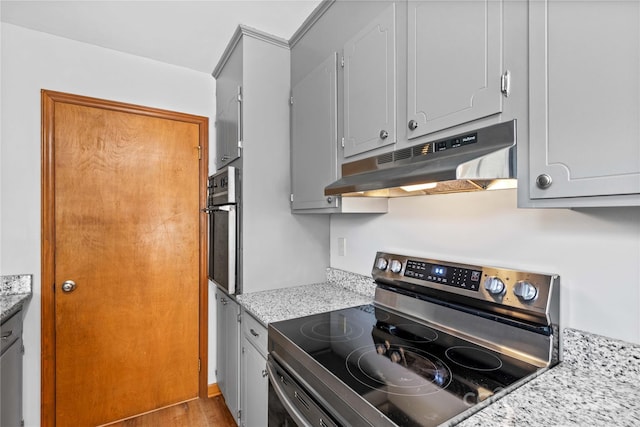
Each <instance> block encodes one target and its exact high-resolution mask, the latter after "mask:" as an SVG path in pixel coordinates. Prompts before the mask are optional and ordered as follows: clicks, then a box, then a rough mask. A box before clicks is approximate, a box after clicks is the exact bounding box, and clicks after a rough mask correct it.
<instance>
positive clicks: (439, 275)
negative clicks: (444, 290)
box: [404, 259, 482, 291]
mask: <svg viewBox="0 0 640 427" xmlns="http://www.w3.org/2000/svg"><path fill="white" fill-rule="evenodd" d="M404 275H405V276H406V277H411V278H414V279H422V280H428V281H429V282H435V283H442V284H443V285H448V286H455V287H457V288H461V289H469V290H472V291H477V290H478V289H480V279H481V278H482V270H477V269H472V268H463V267H455V266H452V265H446V264H440V263H438V264H433V263H430V262H425V261H418V260H413V259H408V260H407V263H406V265H405V268H404Z"/></svg>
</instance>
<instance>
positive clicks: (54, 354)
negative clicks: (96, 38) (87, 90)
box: [42, 91, 207, 427]
mask: <svg viewBox="0 0 640 427" xmlns="http://www.w3.org/2000/svg"><path fill="white" fill-rule="evenodd" d="M42 100H43V204H42V208H43V282H42V283H43V285H42V293H43V302H42V311H43V319H42V322H43V337H42V340H43V355H42V357H43V374H42V375H43V377H42V378H43V413H42V421H43V422H42V424H43V426H44V425H53V424H55V425H56V426H59V427H64V426H95V425H101V424H105V423H109V422H113V421H116V420H120V419H123V418H127V417H131V416H135V415H137V414H141V413H144V412H148V411H153V410H155V409H158V408H162V407H165V406H169V405H172V404H175V403H178V402H182V401H186V400H190V399H194V398H196V397H198V394H199V386H200V385H201V381H200V382H199V378H200V377H199V371H200V359H201V357H202V351H201V349H200V347H201V342H200V341H201V336H202V334H201V330H200V329H201V328H200V322H201V321H202V319H203V318H204V319H206V314H205V315H201V313H202V311H204V312H205V313H206V306H205V307H203V299H202V296H203V292H206V274H205V268H203V266H204V265H205V263H204V260H205V253H204V252H205V249H204V248H205V247H206V246H205V244H204V242H205V241H206V239H205V237H206V234H205V232H204V230H206V222H205V220H206V219H205V218H204V214H202V213H201V212H200V208H201V207H202V206H203V204H204V189H205V188H206V182H205V181H206V164H204V165H203V163H204V162H202V161H201V160H200V159H199V157H200V153H201V152H202V151H203V150H202V148H203V147H204V148H206V138H207V134H206V124H207V119H206V118H203V117H194V116H187V115H183V114H178V113H169V112H163V111H158V110H151V109H147V108H143V107H135V106H130V105H122V104H117V103H112V102H107V101H100V100H93V99H90V98H81V97H74V96H70V95H64V94H57V93H55V92H47V91H43V96H42ZM204 151H205V152H206V150H204ZM203 158H205V159H206V158H207V157H206V156H203ZM70 280H71V281H73V282H74V283H75V289H73V290H71V291H65V290H64V282H66V281H70ZM47 283H49V284H50V285H46V284H47ZM203 283H204V285H203ZM205 295H206V294H205ZM204 301H206V299H204ZM201 310H202V311H201ZM205 334H206V332H205ZM205 336H206V335H205ZM204 347H205V348H206V345H205V346H204ZM204 354H205V355H206V353H204ZM205 360H206V359H205ZM205 388H206V374H205ZM200 390H201V389H200Z"/></svg>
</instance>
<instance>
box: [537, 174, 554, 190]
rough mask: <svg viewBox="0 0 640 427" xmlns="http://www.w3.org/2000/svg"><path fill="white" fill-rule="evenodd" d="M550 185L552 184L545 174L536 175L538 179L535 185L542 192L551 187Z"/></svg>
mask: <svg viewBox="0 0 640 427" xmlns="http://www.w3.org/2000/svg"><path fill="white" fill-rule="evenodd" d="M552 183H553V180H552V179H551V177H550V176H549V175H547V174H546V173H543V174H542V175H538V177H537V178H536V185H537V186H538V188H541V189H543V190H544V189H546V188H549V187H551V184H552Z"/></svg>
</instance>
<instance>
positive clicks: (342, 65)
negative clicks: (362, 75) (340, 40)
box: [340, 55, 344, 68]
mask: <svg viewBox="0 0 640 427" xmlns="http://www.w3.org/2000/svg"><path fill="white" fill-rule="evenodd" d="M340 66H341V67H342V68H344V55H342V57H341V58H340Z"/></svg>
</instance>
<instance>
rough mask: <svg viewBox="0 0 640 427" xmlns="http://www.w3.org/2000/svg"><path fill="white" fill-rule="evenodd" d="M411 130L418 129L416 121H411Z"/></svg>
mask: <svg viewBox="0 0 640 427" xmlns="http://www.w3.org/2000/svg"><path fill="white" fill-rule="evenodd" d="M408 126H409V130H416V129H418V122H417V121H415V120H409V125H408Z"/></svg>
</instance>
